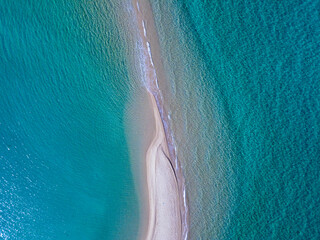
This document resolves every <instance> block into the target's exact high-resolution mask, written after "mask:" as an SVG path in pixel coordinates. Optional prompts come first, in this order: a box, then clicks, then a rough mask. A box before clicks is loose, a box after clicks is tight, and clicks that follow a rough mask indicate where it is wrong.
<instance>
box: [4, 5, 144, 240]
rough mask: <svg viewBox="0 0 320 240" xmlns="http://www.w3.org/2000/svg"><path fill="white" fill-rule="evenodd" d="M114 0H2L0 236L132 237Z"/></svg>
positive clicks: (132, 199)
mask: <svg viewBox="0 0 320 240" xmlns="http://www.w3.org/2000/svg"><path fill="white" fill-rule="evenodd" d="M120 10H121V6H120V5H119V2H118V1H89V2H88V1H86V2H85V1H38V0H35V1H33V0H31V1H19V0H18V1H2V2H1V3H0V138H1V139H0V238H1V239H8V240H9V239H10V240H11V239H12V240H13V239H15V240H16V239H17V240H18V239H21V240H22V239H24V240H25V239H30V240H31V239H35V240H39V239H46V240H47V239H59V240H60V239H61V240H62V239H68V240H70V239H77V240H80V239H85V240H88V239H97V240H98V239H99V240H100V239H133V238H132V237H133V236H136V235H137V232H138V227H139V226H138V223H139V208H138V203H137V196H136V193H135V189H134V184H133V179H132V174H131V168H130V161H129V153H128V147H127V144H126V138H125V130H124V129H125V127H124V119H123V116H124V114H125V113H124V110H125V107H126V104H127V101H128V96H129V95H130V80H129V77H128V73H127V66H126V57H125V52H124V48H125V45H124V44H125V41H124V39H123V36H124V35H123V33H122V32H121V27H120V25H119V23H120V21H119V19H118V17H119V16H120V15H121V14H120Z"/></svg>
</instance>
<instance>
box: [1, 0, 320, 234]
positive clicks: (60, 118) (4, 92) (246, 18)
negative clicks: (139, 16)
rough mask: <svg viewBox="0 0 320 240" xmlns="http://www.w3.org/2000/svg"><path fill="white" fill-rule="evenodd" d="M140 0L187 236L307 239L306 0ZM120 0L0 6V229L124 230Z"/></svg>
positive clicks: (128, 192)
mask: <svg viewBox="0 0 320 240" xmlns="http://www.w3.org/2000/svg"><path fill="white" fill-rule="evenodd" d="M150 2H151V4H152V9H153V12H154V17H155V23H156V27H157V31H158V35H159V42H160V46H161V53H162V61H163V64H164V69H165V75H166V79H167V81H168V84H167V86H169V91H167V92H164V91H163V92H162V94H163V97H164V104H165V108H166V110H167V111H168V113H169V114H170V123H169V124H170V127H171V129H172V130H173V135H174V139H175V144H176V148H177V153H178V159H179V160H180V162H181V165H182V168H183V173H184V177H185V182H186V191H187V199H188V213H189V220H190V222H189V233H188V237H189V239H290V240H291V239H319V238H320V230H319V229H320V228H319V227H318V226H320V216H319V212H320V209H319V208H320V178H319V170H320V166H319V165H320V162H319V159H320V153H319V142H320V139H319V134H320V129H319V126H320V87H319V86H320V84H319V79H320V70H319V69H320V68H319V62H320V59H319V58H320V57H319V56H320V21H319V20H320V19H319V9H320V8H319V7H320V5H319V2H318V1H297V0H293V1H287V0H285V1H239V0H238V1H229V0H226V1H203V0H202V1H200V0H195V1H189V0H173V1H158V0H151V1H150ZM122 3H124V4H123V5H122V4H120V1H116V0H111V1H86V2H85V1H72V0H71V1H66V0H64V1H56V0H55V1H46V0H45V1H35V0H30V1H20V0H19V1H3V2H1V3H0V239H8V240H11V239H18V240H20V239H21V240H25V239H85V240H87V239H96V240H100V239H135V236H137V234H138V229H139V221H140V219H139V218H140V217H139V212H140V209H139V203H138V196H137V191H136V188H135V185H134V180H133V173H132V170H131V169H132V167H131V164H132V162H131V161H130V157H129V155H130V154H129V152H130V150H131V149H129V147H128V144H127V141H128V140H127V137H126V134H125V133H126V128H127V126H125V125H126V123H127V122H130V119H127V118H126V119H125V116H126V111H127V107H128V103H129V102H130V101H132V99H131V97H130V96H131V94H132V93H133V92H134V91H136V90H135V89H136V88H141V87H142V85H143V84H142V83H140V85H139V83H137V81H136V80H137V79H135V77H134V76H131V75H130V74H131V71H130V70H128V69H132V68H134V67H132V66H129V64H134V63H132V59H134V57H132V56H128V54H131V55H133V53H134V51H135V50H133V48H134V47H135V42H134V41H132V38H133V36H135V35H134V34H133V33H132V32H130V31H126V30H125V29H126V28H127V27H128V26H129V25H130V22H128V23H125V21H126V20H125V19H124V17H123V16H125V14H123V12H125V11H127V10H126V4H130V1H125V2H122ZM141 6H142V4H141ZM129 15H130V14H129ZM126 24H127V25H126ZM124 25H126V26H124ZM130 26H131V25H130ZM131 27H132V26H131ZM129 35H130V36H129ZM129 39H130V40H129ZM128 41H129V42H128ZM133 79H134V80H133ZM132 115H134V114H132ZM132 122H133V120H132ZM137 155H138V154H137Z"/></svg>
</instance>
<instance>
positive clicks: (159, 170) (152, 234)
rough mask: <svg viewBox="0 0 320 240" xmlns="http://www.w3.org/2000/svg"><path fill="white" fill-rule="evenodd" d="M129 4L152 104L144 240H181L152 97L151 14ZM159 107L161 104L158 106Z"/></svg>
mask: <svg viewBox="0 0 320 240" xmlns="http://www.w3.org/2000/svg"><path fill="white" fill-rule="evenodd" d="M132 3H133V6H134V9H135V13H136V17H137V19H136V20H137V24H138V30H139V35H140V37H141V40H142V46H141V47H142V49H141V50H142V55H141V56H140V57H141V58H140V59H139V61H140V64H141V65H142V68H143V71H144V79H143V81H144V82H145V85H146V88H147V90H148V93H149V99H150V101H151V103H152V109H153V116H154V122H155V133H154V137H153V139H152V141H151V143H150V145H149V148H148V150H147V152H146V175H147V179H146V181H147V186H148V189H147V192H148V205H149V209H148V210H149V212H148V223H147V224H148V226H147V230H146V233H145V235H144V237H143V239H145V240H180V239H181V238H182V224H181V222H182V221H181V220H182V219H181V205H180V204H181V200H180V197H179V189H178V181H177V178H176V174H175V171H174V168H173V167H172V165H171V164H172V161H171V160H170V157H169V156H170V154H169V150H168V143H167V138H166V135H165V130H164V127H163V122H162V119H161V116H160V112H159V108H158V105H157V102H156V97H155V96H159V93H160V92H159V86H158V78H157V73H156V67H157V66H155V61H154V59H153V58H158V57H159V56H156V55H153V56H152V54H151V47H152V46H153V45H152V42H151V40H150V39H149V37H148V33H149V32H147V26H148V24H151V22H150V21H151V18H152V12H151V8H150V6H149V5H148V4H149V3H148V1H147V0H143V1H138V0H132ZM139 3H140V5H139ZM143 10H144V14H143ZM148 17H149V18H148ZM148 20H149V22H148ZM151 25H152V24H151ZM149 30H150V31H151V32H150V34H152V33H153V34H156V32H155V29H153V28H151V27H150V25H149ZM153 37H154V36H153ZM151 45H152V46H151ZM157 100H159V99H157ZM158 104H160V103H159V102H158ZM151 114H152V113H151ZM146 124H147V123H146Z"/></svg>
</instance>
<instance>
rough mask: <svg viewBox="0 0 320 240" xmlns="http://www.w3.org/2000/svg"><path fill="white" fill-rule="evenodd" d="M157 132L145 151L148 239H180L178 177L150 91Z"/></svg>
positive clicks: (146, 237)
mask: <svg viewBox="0 0 320 240" xmlns="http://www.w3.org/2000/svg"><path fill="white" fill-rule="evenodd" d="M150 101H152V106H153V114H154V120H155V127H156V129H155V136H154V138H153V140H152V142H151V144H150V146H149V148H148V150H147V153H146V170H147V183H148V200H149V216H148V228H147V233H146V236H145V239H147V240H151V239H159V240H160V239H161V240H163V239H167V240H170V239H181V217H180V205H179V194H178V185H177V179H176V176H175V173H174V169H173V167H172V165H171V162H170V160H169V158H168V156H169V154H168V147H167V142H166V137H165V133H164V129H163V125H162V121H161V118H160V114H159V111H158V107H157V104H156V101H155V99H154V96H153V95H152V94H150Z"/></svg>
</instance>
